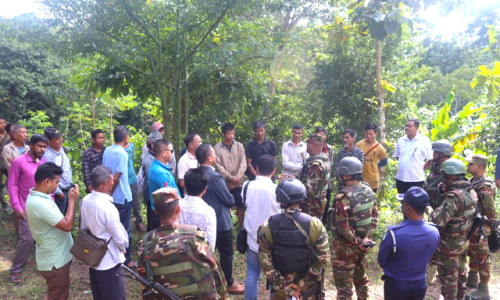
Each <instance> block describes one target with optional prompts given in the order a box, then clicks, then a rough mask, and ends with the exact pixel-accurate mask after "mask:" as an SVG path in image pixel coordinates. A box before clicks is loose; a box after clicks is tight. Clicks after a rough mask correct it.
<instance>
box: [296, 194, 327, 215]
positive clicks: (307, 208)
mask: <svg viewBox="0 0 500 300" xmlns="http://www.w3.org/2000/svg"><path fill="white" fill-rule="evenodd" d="M325 205H326V198H322V199H311V200H309V199H307V200H305V201H302V203H301V204H300V210H301V211H302V212H303V213H306V214H308V215H310V216H312V217H316V218H318V219H320V220H321V216H322V215H323V212H324V211H325Z"/></svg>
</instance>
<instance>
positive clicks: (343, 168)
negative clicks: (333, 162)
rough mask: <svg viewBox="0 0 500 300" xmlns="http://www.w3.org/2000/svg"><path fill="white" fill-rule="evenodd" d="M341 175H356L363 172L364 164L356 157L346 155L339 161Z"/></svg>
mask: <svg viewBox="0 0 500 300" xmlns="http://www.w3.org/2000/svg"><path fill="white" fill-rule="evenodd" d="M338 168H339V173H340V175H356V174H361V173H363V165H362V164H361V162H360V161H359V159H357V158H356V157H351V156H349V157H344V158H342V159H341V160H340V162H339V166H338Z"/></svg>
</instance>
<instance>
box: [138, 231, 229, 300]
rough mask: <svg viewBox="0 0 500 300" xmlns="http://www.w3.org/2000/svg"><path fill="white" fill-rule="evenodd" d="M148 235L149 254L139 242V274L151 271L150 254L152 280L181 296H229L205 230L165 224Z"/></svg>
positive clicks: (211, 297)
mask: <svg viewBox="0 0 500 300" xmlns="http://www.w3.org/2000/svg"><path fill="white" fill-rule="evenodd" d="M145 237H147V253H146V251H145V248H144V243H143V241H140V242H139V250H138V256H139V269H138V272H139V274H141V275H142V276H145V275H146V274H147V266H146V259H145V257H146V254H147V256H148V257H149V258H150V264H151V273H152V274H151V276H152V279H153V280H154V281H155V282H159V283H161V284H163V285H165V286H166V287H168V288H169V289H171V290H172V292H174V293H175V294H177V295H178V296H179V297H180V298H181V299H200V300H201V299H225V298H226V286H227V284H226V280H225V278H224V275H223V273H222V272H221V271H220V266H219V262H218V261H217V258H216V257H215V254H214V253H213V251H212V248H211V247H210V246H209V245H208V242H207V239H206V237H205V233H204V232H203V231H202V230H201V229H199V228H198V227H196V226H191V225H181V226H180V227H179V228H174V227H172V226H166V225H161V226H160V228H158V229H156V230H153V231H150V232H148V233H147V234H146V236H145ZM148 279H150V280H151V277H150V278H148Z"/></svg>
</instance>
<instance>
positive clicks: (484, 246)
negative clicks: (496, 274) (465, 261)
mask: <svg viewBox="0 0 500 300" xmlns="http://www.w3.org/2000/svg"><path fill="white" fill-rule="evenodd" d="M479 238H480V236H479V234H474V235H472V237H471V238H470V244H469V250H468V251H467V255H468V256H469V269H470V270H469V274H470V273H473V274H477V273H479V278H480V283H481V284H482V285H488V282H489V281H490V273H491V256H490V253H489V249H488V237H487V236H485V237H484V238H483V239H482V240H479Z"/></svg>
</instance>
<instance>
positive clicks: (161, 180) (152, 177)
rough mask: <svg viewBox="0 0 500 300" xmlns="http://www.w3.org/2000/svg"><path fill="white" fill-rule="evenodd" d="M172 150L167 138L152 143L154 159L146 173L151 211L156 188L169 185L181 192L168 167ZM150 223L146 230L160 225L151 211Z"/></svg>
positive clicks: (157, 217)
mask: <svg viewBox="0 0 500 300" xmlns="http://www.w3.org/2000/svg"><path fill="white" fill-rule="evenodd" d="M173 152H174V147H173V146H172V143H171V142H170V141H169V140H167V139H161V140H158V141H156V142H155V143H154V146H153V153H154V155H155V160H154V161H153V163H152V164H151V167H150V168H149V174H148V178H149V181H148V187H149V201H150V205H151V209H152V210H153V211H154V209H155V205H154V201H153V193H154V192H155V191H156V190H158V189H161V188H164V187H170V188H175V189H177V195H180V194H181V193H180V191H179V188H178V187H177V184H176V183H175V178H174V175H173V174H172V170H171V169H170V165H169V164H168V162H169V161H170V160H171V159H172V153H173ZM150 223H151V224H148V230H153V229H156V228H158V227H160V225H161V222H160V217H159V216H158V215H157V214H156V213H152V214H151V216H150Z"/></svg>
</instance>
